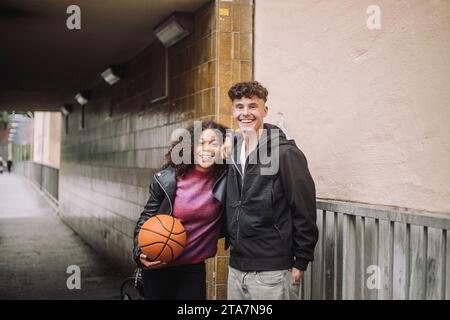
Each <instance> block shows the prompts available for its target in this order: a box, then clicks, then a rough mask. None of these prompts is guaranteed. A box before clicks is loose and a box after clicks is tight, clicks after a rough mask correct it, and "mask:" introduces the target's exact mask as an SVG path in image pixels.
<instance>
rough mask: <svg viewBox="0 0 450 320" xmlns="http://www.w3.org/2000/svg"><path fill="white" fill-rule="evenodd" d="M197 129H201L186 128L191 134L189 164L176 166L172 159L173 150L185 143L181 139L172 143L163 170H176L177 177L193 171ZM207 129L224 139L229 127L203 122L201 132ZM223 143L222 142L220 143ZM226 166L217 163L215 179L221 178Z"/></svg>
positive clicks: (214, 168)
mask: <svg viewBox="0 0 450 320" xmlns="http://www.w3.org/2000/svg"><path fill="white" fill-rule="evenodd" d="M196 129H199V127H196V126H195V125H191V126H189V127H188V128H186V130H187V132H188V133H189V137H191V139H190V140H191V141H190V148H191V159H190V162H189V163H180V164H176V163H174V161H173V159H172V151H173V149H174V148H175V147H176V146H178V145H179V144H180V143H183V137H179V138H178V140H177V141H174V142H172V145H171V147H170V149H169V151H168V152H167V153H166V155H165V159H166V162H165V163H164V165H163V166H162V168H161V169H166V168H168V167H173V168H175V175H176V176H177V177H178V176H184V175H185V174H186V173H187V172H188V171H189V170H191V169H192V168H193V167H194V165H195V162H194V157H195V147H196V145H197V143H198V142H197V141H195V139H194V137H195V131H196ZM206 129H213V130H218V131H219V132H220V133H221V134H222V139H223V138H224V137H225V134H226V130H227V129H228V128H227V127H225V126H223V125H221V124H219V123H217V122H214V121H202V122H201V132H203V131H205V130H206ZM220 143H222V141H220ZM179 155H180V156H181V157H182V156H183V151H182V149H181V152H180V154H179ZM226 167H227V166H226V164H219V163H215V164H214V167H213V175H214V177H216V178H217V177H219V176H220V175H221V174H222V172H223V171H224V170H226Z"/></svg>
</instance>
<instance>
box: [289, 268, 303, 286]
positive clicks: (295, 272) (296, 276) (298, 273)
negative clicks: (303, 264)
mask: <svg viewBox="0 0 450 320" xmlns="http://www.w3.org/2000/svg"><path fill="white" fill-rule="evenodd" d="M291 273H292V282H293V283H300V280H301V279H302V277H303V273H304V271H302V270H299V269H297V268H292V271H291Z"/></svg>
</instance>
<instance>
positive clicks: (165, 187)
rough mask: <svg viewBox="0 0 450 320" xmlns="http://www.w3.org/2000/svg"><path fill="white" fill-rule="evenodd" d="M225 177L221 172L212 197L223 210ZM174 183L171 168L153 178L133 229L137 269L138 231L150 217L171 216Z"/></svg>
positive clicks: (138, 252) (139, 250)
mask: <svg viewBox="0 0 450 320" xmlns="http://www.w3.org/2000/svg"><path fill="white" fill-rule="evenodd" d="M226 175H227V174H226V171H224V172H222V173H221V174H220V176H219V177H218V178H217V180H216V181H215V183H214V185H213V195H214V197H215V198H216V199H217V200H218V201H220V202H221V203H222V205H223V207H224V208H225V199H226V197H225V195H226V179H227V178H226ZM176 181H177V180H176V176H175V168H173V167H168V168H166V169H163V170H161V171H159V172H157V173H155V174H154V176H153V181H152V183H151V184H150V188H149V190H150V197H149V199H148V201H147V204H146V205H145V207H144V211H142V213H141V216H140V217H139V220H138V222H137V224H136V228H135V229H134V248H133V260H134V261H135V262H136V264H137V265H138V266H139V267H142V265H141V262H140V260H139V256H140V254H141V249H140V248H139V244H138V234H139V231H140V230H141V227H142V225H143V224H144V222H145V221H147V220H148V219H149V218H150V217H152V216H154V215H157V214H170V215H171V214H172V210H173V203H174V199H175V191H176ZM224 210H225V209H224ZM222 226H223V227H222V233H221V237H223V236H224V230H225V224H223V225H222Z"/></svg>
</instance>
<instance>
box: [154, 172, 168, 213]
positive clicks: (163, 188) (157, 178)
mask: <svg viewBox="0 0 450 320" xmlns="http://www.w3.org/2000/svg"><path fill="white" fill-rule="evenodd" d="M153 177H154V178H155V180H156V182H157V183H158V184H159V186H160V187H161V189H163V191H164V193H165V194H166V197H167V200H169V204H170V213H169V215H172V210H173V208H172V201H170V197H169V194H168V193H167V191H166V189H164V187H163V185H162V184H161V182H159V180H158V178H157V177H156V175H153Z"/></svg>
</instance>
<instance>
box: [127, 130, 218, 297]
mask: <svg viewBox="0 0 450 320" xmlns="http://www.w3.org/2000/svg"><path fill="white" fill-rule="evenodd" d="M196 129H197V127H194V126H191V127H189V128H188V129H187V131H188V133H189V137H190V138H191V141H190V144H189V146H187V148H188V149H189V150H185V149H184V150H183V149H181V153H182V152H183V151H186V152H187V151H189V154H190V157H187V158H184V160H185V161H184V162H182V163H177V162H176V161H174V160H175V159H174V156H175V153H173V152H172V151H174V150H178V149H177V148H178V147H180V144H181V143H186V141H184V140H183V139H182V138H180V139H178V140H177V141H176V142H174V143H173V144H172V147H171V149H170V150H169V152H168V153H167V154H166V160H167V161H166V163H165V164H164V166H163V168H162V170H161V171H159V172H157V173H156V174H155V175H154V180H153V182H152V183H151V185H150V197H149V200H148V202H147V205H146V206H145V208H144V211H143V212H142V213H141V216H140V218H139V220H138V222H137V225H136V228H135V232H134V239H135V240H134V260H135V261H136V263H137V264H138V266H139V267H141V268H143V272H142V279H143V282H144V291H145V297H146V299H187V300H197V299H201V300H204V299H206V271H205V262H204V261H205V260H206V259H207V258H210V257H213V256H214V255H215V254H216V251H217V240H218V239H219V236H220V233H221V231H222V220H223V219H222V218H223V208H224V201H225V185H226V165H224V164H221V162H222V161H220V156H221V155H220V146H221V141H222V139H223V138H224V136H225V133H226V128H225V127H223V126H222V125H220V124H217V123H215V122H202V123H201V131H200V134H199V137H198V138H197V137H196V136H197V135H196V134H195V133H196ZM192 138H193V139H192ZM184 147H186V144H185V145H184ZM181 156H182V155H181ZM157 214H169V215H172V216H173V217H174V218H177V219H178V220H179V221H181V223H182V224H183V226H184V229H185V231H186V235H187V241H186V246H185V248H184V250H183V252H182V253H181V255H180V256H179V257H178V258H177V259H175V260H174V261H172V262H170V263H167V264H165V263H161V262H160V261H150V260H149V259H148V257H147V256H145V254H143V253H142V252H141V250H140V248H139V244H138V241H137V238H138V234H139V231H140V229H141V227H142V225H143V224H144V222H145V221H147V220H148V219H149V218H150V217H151V216H154V215H157Z"/></svg>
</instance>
